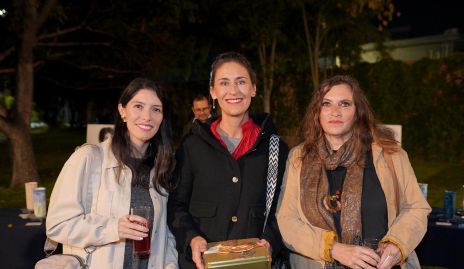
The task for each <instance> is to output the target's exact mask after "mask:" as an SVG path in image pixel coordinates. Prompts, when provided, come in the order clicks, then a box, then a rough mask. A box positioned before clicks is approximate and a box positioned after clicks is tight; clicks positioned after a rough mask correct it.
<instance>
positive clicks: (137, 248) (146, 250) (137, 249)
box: [131, 206, 151, 256]
mask: <svg viewBox="0 0 464 269" xmlns="http://www.w3.org/2000/svg"><path fill="white" fill-rule="evenodd" d="M150 210H151V208H150V207H148V206H141V207H133V208H131V215H137V216H141V217H142V218H144V219H146V220H147V222H146V223H141V222H137V221H134V223H137V224H139V225H142V226H144V227H147V228H148V236H147V237H144V238H143V239H142V240H133V242H134V254H135V255H138V256H146V255H150V240H151V221H150Z"/></svg>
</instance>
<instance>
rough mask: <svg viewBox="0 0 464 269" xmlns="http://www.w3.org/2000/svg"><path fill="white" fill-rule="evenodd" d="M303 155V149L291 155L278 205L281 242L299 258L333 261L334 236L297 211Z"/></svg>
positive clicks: (298, 149) (293, 151) (291, 152)
mask: <svg viewBox="0 0 464 269" xmlns="http://www.w3.org/2000/svg"><path fill="white" fill-rule="evenodd" d="M300 151H301V147H300V146H299V147H296V148H294V149H292V150H291V151H290V154H289V157H288V160H287V165H286V170H285V175H284V179H283V183H282V187H281V189H282V193H281V195H280V198H279V203H278V205H277V213H276V216H277V221H278V224H279V228H280V232H281V234H282V240H283V241H284V243H285V245H286V246H287V247H288V248H289V249H290V250H291V251H294V252H296V253H299V254H300V255H303V256H306V257H309V258H311V259H313V260H317V261H322V260H330V259H331V258H330V256H328V251H329V247H330V246H331V245H332V244H333V242H334V240H335V232H333V231H327V230H324V229H321V228H318V227H315V226H313V225H311V224H309V223H308V222H307V221H306V220H303V219H302V217H301V216H300V213H299V210H298V203H299V202H300V200H299V184H300V170H301V160H300Z"/></svg>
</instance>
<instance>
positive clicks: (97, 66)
mask: <svg viewBox="0 0 464 269" xmlns="http://www.w3.org/2000/svg"><path fill="white" fill-rule="evenodd" d="M81 69H82V70H91V69H99V70H101V71H105V72H111V73H118V74H133V73H138V71H133V70H118V69H114V68H108V67H104V66H99V65H87V66H82V67H81Z"/></svg>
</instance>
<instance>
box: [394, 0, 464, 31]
mask: <svg viewBox="0 0 464 269" xmlns="http://www.w3.org/2000/svg"><path fill="white" fill-rule="evenodd" d="M395 5H396V8H397V10H399V11H400V12H401V16H400V17H397V18H395V19H394V20H393V21H392V22H391V24H390V27H389V29H390V32H391V34H392V37H393V38H409V37H411V38H412V37H421V36H427V35H439V34H443V32H444V31H445V30H446V29H449V28H458V29H459V32H460V33H464V15H463V12H462V11H463V8H462V5H463V3H462V1H461V0H434V1H432V0H396V1H395Z"/></svg>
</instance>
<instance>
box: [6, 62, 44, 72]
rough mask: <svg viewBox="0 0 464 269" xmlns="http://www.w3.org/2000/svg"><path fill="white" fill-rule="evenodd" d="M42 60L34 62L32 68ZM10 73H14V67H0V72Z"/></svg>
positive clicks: (40, 63)
mask: <svg viewBox="0 0 464 269" xmlns="http://www.w3.org/2000/svg"><path fill="white" fill-rule="evenodd" d="M43 63H44V62H43V61H38V62H35V63H34V65H33V66H34V68H36V67H38V66H40V65H42V64H43ZM11 73H16V68H13V67H11V68H0V74H11Z"/></svg>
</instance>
